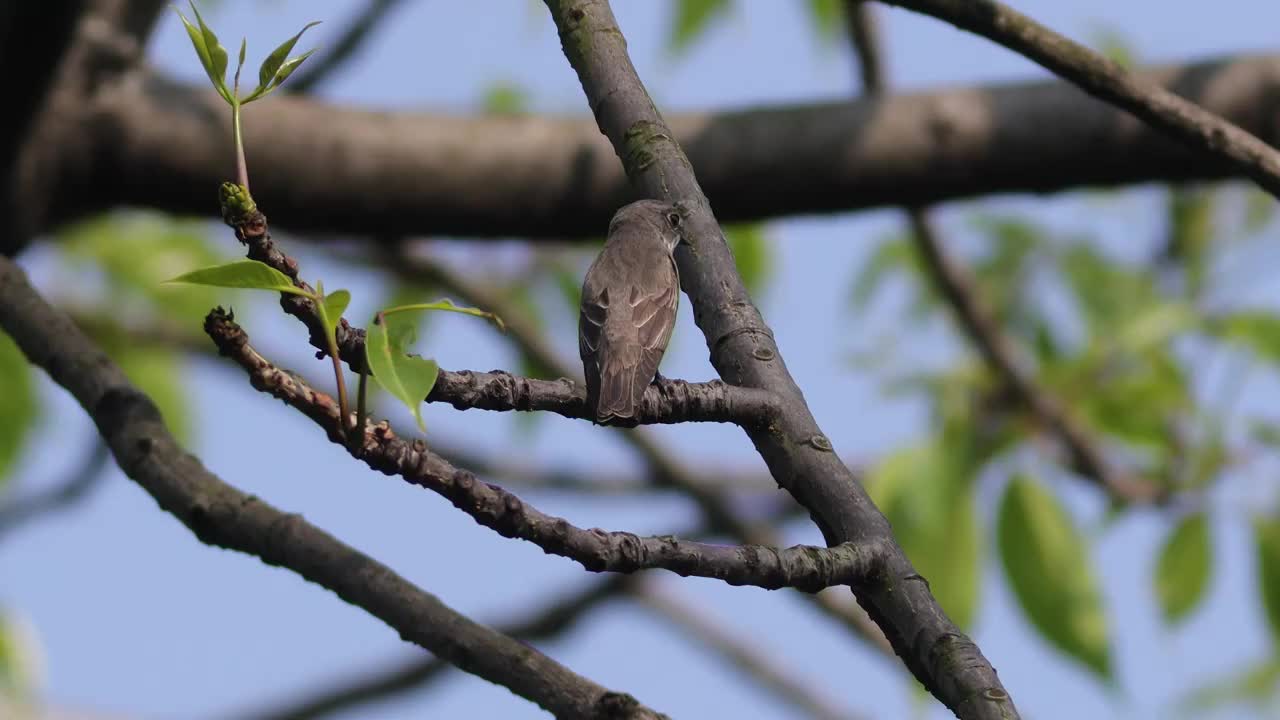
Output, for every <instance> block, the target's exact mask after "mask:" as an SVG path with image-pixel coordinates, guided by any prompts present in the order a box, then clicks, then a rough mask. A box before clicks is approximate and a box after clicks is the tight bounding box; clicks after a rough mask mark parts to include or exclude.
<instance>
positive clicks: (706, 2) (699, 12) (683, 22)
mask: <svg viewBox="0 0 1280 720" xmlns="http://www.w3.org/2000/svg"><path fill="white" fill-rule="evenodd" d="M729 8H730V2H729V0H676V3H675V16H674V17H673V18H672V24H671V35H670V40H669V41H668V43H667V50H668V52H670V53H672V54H679V53H682V52H684V51H685V50H688V49H689V47H690V46H691V45H692V44H693V42H694V41H695V40H697V39H698V36H700V35H701V34H702V33H703V32H705V31H706V29H707V28H708V27H710V26H711V21H712V20H714V19H715V18H716V16H717V15H723V14H725V13H726V12H727V11H728V10H729Z"/></svg>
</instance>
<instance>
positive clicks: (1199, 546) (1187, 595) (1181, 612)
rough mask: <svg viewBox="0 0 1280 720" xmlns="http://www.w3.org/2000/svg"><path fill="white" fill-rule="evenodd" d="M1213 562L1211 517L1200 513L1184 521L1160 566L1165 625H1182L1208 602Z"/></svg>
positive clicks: (1162, 554)
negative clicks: (1207, 594) (1201, 605)
mask: <svg viewBox="0 0 1280 720" xmlns="http://www.w3.org/2000/svg"><path fill="white" fill-rule="evenodd" d="M1212 558H1213V553H1212V550H1211V548H1210V545H1209V520H1208V517H1207V515H1206V514H1205V513H1203V512H1197V513H1192V514H1190V515H1187V516H1186V517H1184V518H1182V520H1181V521H1179V522H1178V524H1177V526H1176V527H1174V529H1173V531H1172V532H1170V533H1169V537H1168V539H1166V540H1165V543H1164V547H1163V548H1161V549H1160V556H1159V560H1158V561H1157V562H1156V576H1155V585H1156V598H1157V599H1158V600H1159V601H1160V609H1161V610H1162V611H1163V612H1164V619H1165V622H1167V623H1169V624H1170V625H1172V624H1175V623H1178V622H1180V621H1181V620H1183V619H1184V618H1186V617H1187V615H1188V614H1190V613H1191V611H1192V610H1194V609H1195V608H1196V606H1197V605H1199V604H1200V601H1201V600H1203V599H1204V596H1205V591H1206V590H1208V589H1209V574H1210V562H1211V561H1212Z"/></svg>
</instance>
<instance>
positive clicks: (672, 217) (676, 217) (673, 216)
mask: <svg viewBox="0 0 1280 720" xmlns="http://www.w3.org/2000/svg"><path fill="white" fill-rule="evenodd" d="M667 222H669V223H671V227H673V228H678V227H680V213H667Z"/></svg>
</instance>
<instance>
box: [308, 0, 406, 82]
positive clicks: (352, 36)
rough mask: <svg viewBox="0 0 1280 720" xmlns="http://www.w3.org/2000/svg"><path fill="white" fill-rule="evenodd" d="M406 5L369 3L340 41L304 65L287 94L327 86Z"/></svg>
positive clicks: (392, 0) (389, 0) (397, 0)
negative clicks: (376, 31) (398, 9)
mask: <svg viewBox="0 0 1280 720" xmlns="http://www.w3.org/2000/svg"><path fill="white" fill-rule="evenodd" d="M402 2H403V0H369V4H368V5H365V7H364V9H363V10H361V11H360V14H359V15H356V16H355V17H354V18H352V20H351V22H350V23H348V24H347V26H346V28H344V29H343V31H342V34H341V35H339V36H338V40H337V42H334V43H333V44H332V45H331V46H330V47H328V48H326V52H324V53H323V54H321V55H320V57H318V58H316V60H315V61H314V62H312V63H311V64H308V65H304V66H303V69H302V72H299V73H298V74H296V75H294V76H293V77H291V78H289V82H287V83H285V85H284V86H283V87H284V90H285V92H288V93H293V94H295V95H305V94H307V93H312V92H315V89H316V87H317V86H319V85H323V84H324V83H325V82H327V81H328V80H329V78H331V77H333V74H334V73H335V72H338V71H339V70H341V69H342V67H343V66H345V65H346V64H347V63H349V62H351V60H352V59H353V58H355V56H357V55H359V53H360V50H361V49H362V48H363V46H364V45H365V44H366V43H368V41H369V38H370V37H372V36H373V32H374V31H375V30H377V28H378V26H379V25H381V24H382V23H384V22H385V21H386V20H387V18H389V17H390V16H391V13H392V11H394V10H395V9H396V8H397V7H398V6H399V5H400V4H401V3H402Z"/></svg>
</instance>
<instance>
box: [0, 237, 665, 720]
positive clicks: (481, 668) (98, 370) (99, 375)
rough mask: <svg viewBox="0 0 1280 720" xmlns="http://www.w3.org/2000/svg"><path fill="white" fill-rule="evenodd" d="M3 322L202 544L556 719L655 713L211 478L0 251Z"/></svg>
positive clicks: (126, 466) (129, 471) (124, 464)
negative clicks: (312, 587) (271, 573)
mask: <svg viewBox="0 0 1280 720" xmlns="http://www.w3.org/2000/svg"><path fill="white" fill-rule="evenodd" d="M0 328H3V329H4V331H5V332H6V333H8V334H9V335H10V336H11V337H12V338H13V339H14V341H15V342H17V344H18V347H19V348H21V349H22V352H23V353H24V354H26V356H27V358H28V359H29V360H30V361H31V362H32V363H33V364H35V365H39V366H40V367H42V368H44V369H45V370H46V371H47V372H48V373H49V375H50V376H51V377H52V378H53V380H54V382H56V383H58V384H59V385H61V386H63V387H64V388H66V390H67V391H68V392H70V393H71V394H72V396H74V397H75V399H76V400H77V401H78V402H79V403H80V406H81V407H83V408H84V409H85V412H87V413H88V414H89V415H90V416H91V417H92V418H93V421H94V423H95V424H96V425H97V426H98V432H99V433H101V434H102V437H103V439H104V440H105V441H106V442H107V444H108V445H109V446H110V448H111V452H112V454H113V455H114V456H115V458H116V462H117V463H118V464H119V465H120V467H121V469H123V470H124V472H125V474H126V475H128V476H129V477H130V478H133V479H134V480H135V481H136V482H137V483H138V484H139V485H141V486H142V488H143V489H144V490H146V491H147V492H148V493H149V494H150V495H151V496H152V497H153V498H155V500H156V502H157V503H159V505H160V507H161V508H162V509H164V510H165V511H167V512H169V513H170V514H172V515H173V516H174V517H176V518H177V519H178V520H180V521H181V522H182V523H183V524H184V525H186V526H187V527H188V528H189V529H190V530H191V531H192V532H193V533H195V535H196V537H198V538H199V539H200V540H201V541H203V542H205V543H207V544H210V545H216V546H218V547H222V548H226V549H228V550H237V551H240V552H244V553H247V554H250V555H255V556H257V557H259V558H261V559H262V560H263V561H264V562H266V563H267V564H269V565H275V566H279V567H284V568H288V569H290V570H293V571H294V572H296V573H298V574H299V575H301V576H302V577H304V578H306V579H307V580H310V581H311V582H314V583H316V584H317V585H320V586H322V587H325V588H328V589H330V590H332V591H333V592H335V593H337V595H338V596H339V597H341V598H342V599H343V600H345V601H347V602H349V603H351V604H353V605H356V606H359V607H361V608H364V609H365V610H366V611H368V612H369V613H370V614H371V615H373V616H374V617H377V618H378V619H380V620H382V621H383V622H385V623H386V624H388V625H389V626H391V627H392V628H394V629H395V630H396V631H397V632H398V633H400V636H401V637H402V638H404V639H405V640H408V641H410V642H413V643H416V644H418V645H420V646H422V647H423V648H426V649H427V650H430V651H431V652H433V653H435V654H437V655H439V656H440V657H443V658H446V659H448V660H449V661H450V662H452V663H453V664H455V665H457V666H458V667H459V668H461V669H463V670H466V671H467V672H470V673H473V674H475V675H478V676H480V677H482V678H485V679H486V680H489V681H490V682H493V683H496V684H499V685H503V686H504V687H507V688H508V689H510V690H511V691H512V692H513V693H516V694H517V695H519V696H521V697H524V698H526V699H528V700H531V701H533V702H535V703H537V704H538V705H539V706H541V707H543V708H545V709H547V710H548V711H550V712H552V713H554V714H555V715H556V716H557V717H564V718H582V717H627V718H657V717H660V716H659V715H658V713H656V712H654V711H653V710H650V709H648V708H646V707H645V706H643V705H641V704H640V703H639V702H637V701H636V700H635V699H634V698H632V697H631V696H629V695H626V694H622V693H615V692H611V691H609V690H606V689H605V688H603V687H601V686H599V685H597V684H596V683H594V682H592V681H590V680H588V679H586V678H584V677H582V676H580V675H577V674H576V673H574V672H573V671H571V670H569V669H568V668H566V667H564V666H563V665H561V664H560V663H558V662H556V661H555V660H552V659H551V658H549V657H547V656H545V655H543V654H542V653H540V652H538V651H537V650H535V649H533V648H531V647H529V646H527V645H524V644H522V643H520V642H518V641H516V640H513V639H511V638H509V637H506V636H504V635H501V634H499V633H497V632H494V631H493V630H490V629H489V628H486V627H484V626H482V625H479V624H478V623H475V622H473V621H472V620H470V619H468V618H467V617H465V616H463V615H461V614H459V613H458V612H456V611H455V610H453V609H452V608H450V607H448V606H447V605H445V604H444V603H442V602H440V600H439V599H438V598H436V597H435V596H433V595H430V594H429V593H426V592H424V591H422V590H420V589H419V588H417V587H415V586H414V585H412V584H411V583H409V582H408V581H406V580H405V579H404V578H402V577H400V576H399V575H397V574H396V573H395V572H394V571H392V570H391V568H388V567H387V566H385V565H383V564H381V563H379V562H378V561H376V560H374V559H373V558H371V557H369V556H367V555H364V554H362V553H360V552H358V551H357V550H355V549H354V548H351V547H349V546H347V545H345V544H343V543H342V542H341V541H339V540H338V539H336V538H334V537H333V536H332V535H329V534H328V533H326V532H324V531H323V530H321V529H320V528H317V527H315V526H314V525H311V524H310V523H308V522H307V521H306V520H304V519H302V517H301V516H299V515H292V514H286V513H283V512H281V511H279V510H276V509H275V508H273V507H271V506H270V505H268V504H267V503H265V502H263V501H262V500H260V499H258V498H256V497H253V496H251V495H246V494H244V493H242V492H240V491H239V490H237V489H235V488H234V487H231V486H230V485H227V484H226V483H224V482H222V480H220V479H218V478H217V477H216V476H215V475H213V474H212V473H210V472H209V471H208V470H206V469H205V468H204V466H203V465H201V464H200V461H199V460H197V459H196V458H195V457H194V456H192V455H190V454H188V453H187V452H186V451H184V450H183V449H182V448H181V446H179V445H178V443H177V441H176V440H174V438H173V436H172V435H170V434H169V431H168V430H167V429H166V428H165V426H164V422H163V420H161V418H160V413H159V411H158V410H157V409H156V407H155V405H154V403H152V402H151V400H150V399H149V398H148V397H147V396H146V395H144V394H142V393H141V392H140V391H139V390H138V389H137V388H135V387H134V386H133V385H132V384H130V383H129V381H128V379H127V378H126V377H125V375H124V373H123V372H122V371H121V370H120V368H119V367H118V366H116V365H115V364H114V363H112V362H111V360H110V359H109V358H108V357H107V356H106V355H105V354H104V353H103V352H102V351H101V350H100V349H99V348H97V347H96V346H94V345H93V343H92V342H90V341H89V339H88V338H87V337H85V335H84V334H83V333H82V332H81V331H80V330H79V329H78V328H77V327H76V326H75V324H74V323H72V322H71V320H70V318H68V317H67V316H66V315H64V314H62V313H61V312H59V311H58V310H56V309H54V308H53V307H52V306H50V305H49V304H48V303H47V302H45V301H44V299H43V298H41V297H40V296H39V294H37V293H36V291H35V289H34V288H32V287H31V285H30V284H29V283H28V281H27V278H26V275H25V274H24V273H23V272H22V270H20V269H19V268H18V266H17V265H15V264H13V263H12V262H10V261H9V260H7V259H4V258H0Z"/></svg>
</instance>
